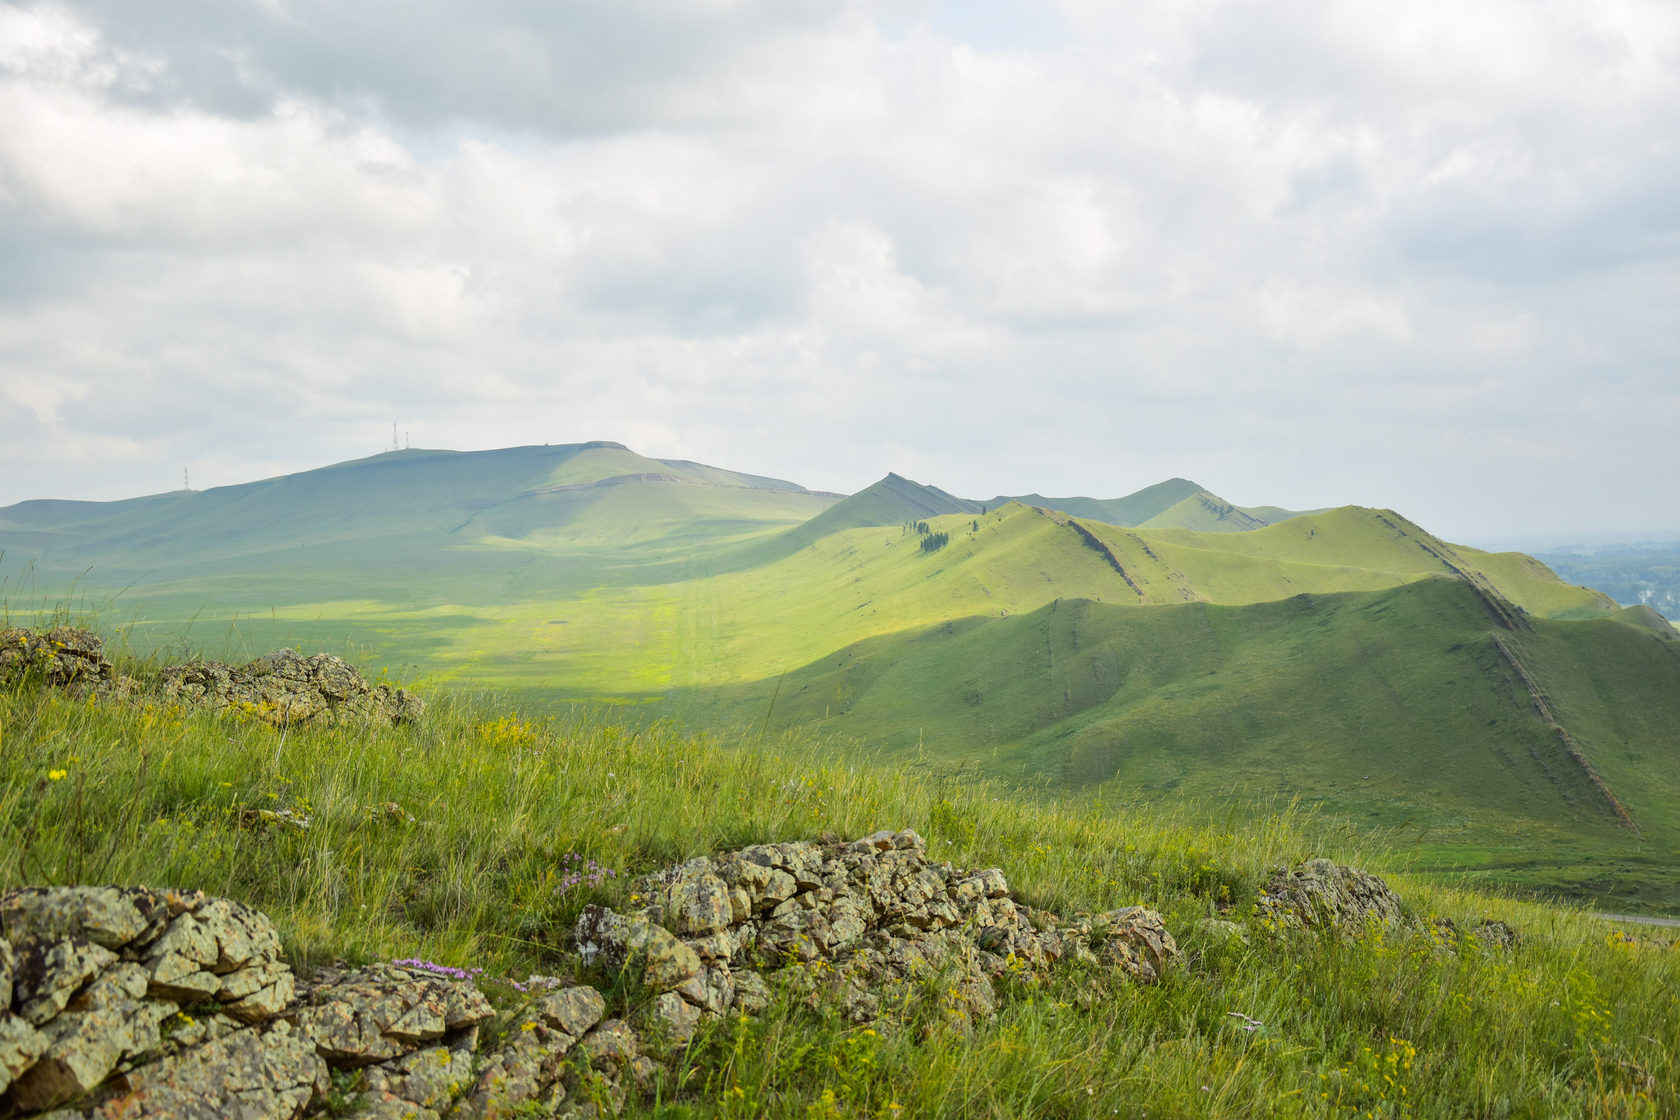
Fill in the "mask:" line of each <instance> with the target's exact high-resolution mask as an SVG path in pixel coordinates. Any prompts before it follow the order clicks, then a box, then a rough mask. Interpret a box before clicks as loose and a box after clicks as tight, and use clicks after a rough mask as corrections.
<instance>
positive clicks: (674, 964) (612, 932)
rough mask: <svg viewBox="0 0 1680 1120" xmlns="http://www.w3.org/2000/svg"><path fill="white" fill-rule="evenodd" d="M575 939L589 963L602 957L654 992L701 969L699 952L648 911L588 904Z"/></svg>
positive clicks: (674, 984) (580, 951)
mask: <svg viewBox="0 0 1680 1120" xmlns="http://www.w3.org/2000/svg"><path fill="white" fill-rule="evenodd" d="M572 940H573V943H574V944H575V945H576V946H577V948H578V952H579V954H580V955H581V956H582V957H583V958H584V961H585V963H589V962H591V961H594V960H597V959H599V960H600V961H601V963H602V964H603V965H604V966H605V967H607V968H614V969H621V970H624V971H627V972H629V973H631V974H633V975H634V977H635V978H636V979H637V980H638V981H639V982H640V983H641V984H643V985H644V986H645V987H647V988H648V989H649V990H650V991H653V992H668V991H670V990H671V989H672V988H675V987H676V986H677V985H678V984H681V983H682V982H683V981H684V980H687V979H689V978H690V977H692V976H696V975H698V974H699V972H700V969H701V963H700V956H699V954H697V953H696V952H695V951H694V950H693V949H691V948H689V946H687V945H685V944H684V943H683V942H681V941H679V940H677V938H676V936H675V935H673V934H672V933H670V932H669V931H668V930H666V929H665V928H664V927H662V926H659V925H656V924H654V922H653V921H651V920H650V919H649V917H648V916H647V914H646V913H642V914H633V915H629V916H624V915H620V914H617V913H614V912H613V911H612V910H609V909H607V908H606V907H604V906H586V907H584V909H583V913H582V914H581V915H580V916H579V917H578V920H577V925H576V926H575V927H573V930H572Z"/></svg>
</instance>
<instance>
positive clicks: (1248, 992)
mask: <svg viewBox="0 0 1680 1120" xmlns="http://www.w3.org/2000/svg"><path fill="white" fill-rule="evenodd" d="M123 667H124V669H125V670H126V671H129V672H132V673H138V674H140V675H142V676H144V675H146V674H147V673H148V672H149V671H150V669H149V665H148V663H147V662H146V661H145V660H144V659H133V658H130V659H125V664H124V666H123ZM427 696H428V699H429V701H430V708H429V710H428V712H427V713H426V715H425V716H424V717H423V718H422V719H421V720H420V721H419V722H418V723H417V724H414V725H411V726H406V727H400V728H394V729H393V728H373V727H358V726H344V725H341V726H338V727H334V728H328V729H315V730H310V729H296V728H294V729H290V730H287V731H286V732H283V733H282V732H278V731H275V730H273V729H271V728H269V727H268V726H266V725H264V724H261V723H257V722H254V721H251V720H249V719H246V718H241V717H239V716H238V715H235V714H230V715H226V716H213V715H209V714H206V713H204V712H202V711H194V710H188V709H182V708H177V707H172V706H169V705H168V704H163V703H158V702H151V703H137V704H127V705H125V704H108V703H98V702H87V701H82V700H76V699H72V698H67V697H64V696H62V695H60V694H58V693H55V692H53V691H51V690H47V689H42V688H37V687H34V686H32V685H30V684H29V683H28V682H27V681H23V682H19V681H14V682H12V683H10V684H8V685H6V686H4V687H0V834H3V835H4V841H3V842H0V883H3V884H5V885H13V884H19V883H48V884H61V883H103V882H121V883H145V884H158V885H177V884H178V885H190V886H193V887H197V888H202V889H204V890H206V891H209V892H212V893H216V894H223V895H228V896H231V897H234V898H238V899H240V900H243V901H245V902H247V903H249V904H251V905H253V906H256V907H259V908H261V909H262V910H264V911H265V912H267V913H268V914H270V915H271V916H272V917H273V918H274V919H275V921H276V924H277V926H278V928H279V930H280V932H281V935H282V939H283V942H284V946H285V950H286V952H287V954H288V955H289V956H290V958H291V960H292V961H293V962H294V963H295V964H299V965H303V964H311V963H321V962H330V961H337V960H344V961H349V962H351V963H362V962H368V961H375V960H391V959H407V958H412V957H421V958H424V959H427V960H431V961H436V962H439V963H443V964H448V965H452V966H456V967H461V968H477V969H483V970H485V971H484V973H483V976H482V978H481V980H480V983H481V986H482V987H483V988H484V989H485V990H486V991H487V992H488V993H490V995H491V996H492V998H493V1000H494V1001H495V1002H496V1003H497V1005H498V1006H499V1008H500V1009H501V1012H502V1019H501V1020H500V1021H499V1023H498V1024H497V1025H496V1026H495V1028H494V1029H498V1030H505V1029H508V1027H509V1026H510V1025H511V1024H512V1023H515V1022H517V1021H518V1019H517V1015H518V1008H519V1005H520V1001H521V999H522V998H523V997H521V996H520V995H519V994H518V993H517V992H516V991H515V990H514V989H513V988H512V986H511V985H510V984H508V983H506V981H509V980H516V979H521V978H523V977H525V976H527V975H529V974H531V973H542V974H552V973H554V972H556V971H566V970H569V969H571V968H573V967H575V961H574V959H573V958H572V957H571V956H570V955H569V951H568V946H567V944H566V936H565V935H566V931H567V930H568V929H569V928H570V926H571V925H572V923H573V921H574V920H575V919H576V917H577V915H578V914H579V912H580V911H581V909H582V907H583V906H584V905H585V904H587V903H591V902H595V903H604V904H608V905H617V906H620V907H622V906H625V905H626V896H627V895H628V893H629V891H630V890H631V887H630V881H631V879H632V878H633V877H634V876H635V875H637V874H640V873H642V872H645V871H648V870H651V869H654V868H657V867H660V866H663V865H665V864H668V863H670V862H673V861H677V860H681V859H684V858H687V857H691V856H694V855H697V854H702V853H709V852H715V851H719V850H724V849H730V848H735V847H739V846H742V845H745V844H749V843H754V842H766V841H777V840H783V839H791V838H807V837H812V836H815V835H817V834H819V833H821V832H822V831H825V830H828V831H832V832H834V833H837V834H839V835H842V836H852V835H861V834H864V833H867V832H869V831H872V830H874V829H875V828H877V827H882V826H886V827H895V828H896V827H912V828H915V829H917V830H918V831H919V832H921V833H922V834H923V835H924V836H925V837H926V838H927V841H928V843H929V847H930V850H931V851H932V852H933V853H935V854H936V855H937V856H938V857H940V858H945V859H949V860H951V861H953V862H954V863H956V864H958V865H960V866H966V867H987V866H996V867H999V868H1001V869H1002V870H1003V871H1004V873H1005V874H1006V875H1007V876H1008V879H1009V882H1010V884H1011V885H1012V887H1013V889H1014V890H1015V891H1016V893H1017V894H1018V896H1019V897H1020V898H1021V899H1023V900H1024V901H1026V902H1029V903H1031V904H1032V905H1035V906H1041V907H1046V908H1052V909H1057V910H1064V911H1066V910H1090V911H1098V910H1104V909H1108V908H1112V907H1116V906H1121V905H1130V904H1144V905H1147V906H1150V907H1152V908H1155V909H1157V910H1159V911H1160V912H1161V914H1162V915H1163V917H1164V918H1165V920H1166V923H1167V926H1168V928H1169V930H1171V931H1172V933H1173V934H1174V936H1175V938H1176V939H1177V941H1178V943H1179V945H1180V947H1181V948H1182V950H1183V957H1182V959H1181V960H1180V961H1179V962H1178V964H1176V965H1175V966H1174V967H1172V968H1171V969H1169V970H1168V972H1167V974H1166V975H1165V977H1164V978H1163V980H1162V982H1161V983H1159V984H1156V985H1152V986H1139V985H1136V984H1133V983H1131V982H1129V981H1126V980H1124V979H1119V978H1116V976H1114V975H1111V974H1104V973H1100V972H1088V971H1085V970H1083V969H1080V968H1078V967H1069V968H1064V969H1060V970H1057V971H1055V972H1052V973H1050V974H1049V975H1048V976H1047V977H1046V978H1044V979H1042V980H1032V979H1023V980H1021V981H1020V982H1016V983H1004V984H1003V985H1002V986H1001V988H1000V992H999V1013H998V1015H997V1017H996V1018H995V1019H993V1020H991V1021H989V1022H984V1023H980V1024H977V1025H976V1026H975V1027H974V1028H973V1029H972V1030H969V1031H963V1030H956V1029H952V1028H951V1027H949V1026H947V1025H945V1023H944V1021H943V1020H942V1019H941V1018H940V1016H939V1014H938V1013H937V1007H938V1005H939V1004H938V1000H937V999H930V1000H929V1001H928V1006H927V1007H926V1008H922V1007H921V1005H920V1004H917V1003H915V1002H911V1003H910V1004H909V1005H908V1006H907V1008H906V1010H905V1012H904V1013H903V1015H904V1018H903V1021H902V1022H900V1023H898V1024H897V1029H892V1030H883V1031H877V1030H875V1029H874V1028H873V1027H865V1026H860V1025H858V1024H854V1023H851V1022H849V1021H847V1020H846V1019H845V1017H844V1016H843V1015H841V1014H839V1013H838V1012H837V1011H836V1010H835V1009H834V1008H832V1007H829V1006H827V1005H825V1004H823V1003H820V1002H819V1003H815V1004H812V1003H810V1002H807V1001H806V1000H804V999H802V998H800V997H799V995H798V994H797V990H796V989H789V990H787V991H784V992H780V994H778V995H777V996H776V1002H775V1003H774V1004H773V1006H772V1007H771V1009H770V1010H769V1011H768V1012H766V1013H765V1014H762V1015H760V1016H759V1017H757V1018H746V1017H742V1018H739V1019H737V1018H727V1019H722V1020H717V1021H714V1022H712V1023H710V1024H708V1025H706V1026H705V1027H704V1028H703V1029H702V1031H701V1032H700V1034H699V1035H698V1036H697V1038H696V1041H695V1042H694V1044H693V1045H692V1046H690V1047H689V1048H688V1049H687V1050H685V1051H682V1052H680V1053H677V1052H673V1053H670V1054H665V1055H663V1056H664V1057H665V1058H666V1060H667V1066H666V1069H665V1072H664V1073H663V1075H662V1076H661V1077H660V1078H659V1079H658V1080H657V1081H656V1082H655V1084H654V1085H653V1086H652V1087H651V1088H650V1089H649V1090H648V1091H647V1092H645V1093H638V1094H635V1095H633V1096H632V1098H631V1100H630V1101H629V1102H628V1107H627V1110H626V1113H627V1114H628V1115H636V1116H653V1117H669V1118H676V1117H731V1118H733V1117H749V1116H770V1117H789V1118H796V1117H797V1118H810V1117H865V1116H867V1117H893V1116H917V1117H997V1118H1004V1117H1073V1116H1109V1115H1119V1116H1131V1117H1142V1116H1146V1115H1147V1116H1174V1117H1180V1116H1182V1117H1197V1116H1207V1117H1216V1116H1220V1117H1223V1116H1276V1117H1310V1118H1319V1117H1323V1118H1330V1117H1352V1116H1361V1117H1411V1116H1417V1117H1434V1116H1442V1117H1445V1116H1453V1117H1488V1118H1496V1117H1497V1118H1504V1117H1547V1118H1552V1117H1582V1118H1586V1117H1652V1118H1658V1117H1674V1116H1676V1115H1677V1106H1676V1100H1675V1096H1674V1093H1673V1091H1672V1087H1673V1085H1675V1084H1676V1083H1677V1081H1680V1066H1677V1065H1676V1057H1675V1055H1676V1054H1680V1014H1677V1013H1676V1012H1677V1008H1676V1006H1675V998H1676V997H1675V993H1676V991H1680V952H1677V951H1676V949H1675V948H1674V945H1673V943H1671V942H1670V941H1668V940H1666V939H1664V938H1662V937H1658V936H1654V933H1658V932H1662V931H1652V930H1646V929H1641V928H1640V927H1637V926H1629V925H1625V924H1623V925H1617V924H1615V923H1610V922H1605V921H1601V920H1598V919H1594V918H1592V917H1590V916H1588V915H1586V914H1585V913H1583V912H1582V911H1580V910H1577V909H1571V908H1567V907H1560V906H1542V905H1537V904H1534V903H1532V902H1527V901H1522V900H1520V899H1516V898H1512V897H1509V896H1508V895H1506V894H1503V893H1501V892H1491V893H1489V892H1486V891H1469V890H1465V889H1462V888H1454V887H1451V886H1447V885H1442V884H1441V883H1440V882H1439V881H1438V880H1437V879H1435V878H1434V877H1431V876H1420V875H1417V874H1415V873H1411V872H1408V871H1407V870H1406V862H1407V859H1406V856H1405V855H1404V854H1403V853H1402V854H1396V853H1394V852H1392V851H1390V850H1387V849H1386V848H1385V846H1384V843H1383V842H1382V841H1383V840H1384V839H1394V838H1399V839H1403V837H1404V833H1403V830H1393V829H1385V830H1379V832H1378V833H1377V834H1373V833H1372V832H1370V831H1369V830H1366V829H1357V828H1352V827H1349V826H1348V825H1347V824H1346V823H1345V822H1342V821H1339V820H1338V819H1336V818H1334V817H1330V816H1325V815H1322V814H1319V813H1315V812H1313V811H1310V810H1306V809H1303V808H1302V807H1300V806H1299V805H1291V804H1287V803H1276V802H1274V803H1272V804H1270V805H1266V806H1257V807H1256V809H1255V811H1254V812H1252V813H1248V814H1230V813H1228V812H1226V811H1225V810H1223V809H1222V808H1220V807H1219V806H1217V805H1214V804H1207V805H1201V806H1197V805H1194V804H1191V803H1188V802H1181V803H1177V804H1171V805H1161V804H1143V803H1138V802H1135V801H1131V800H1126V799H1121V798H1117V797H1115V796H1113V793H1112V791H1110V790H1107V789H1102V788H1092V789H1085V790H1081V791H1078V792H1076V793H1063V794H1056V795H1051V796H1045V797H1042V798H1022V797H1020V796H1019V795H1018V793H1019V791H1018V790H1017V789H1016V788H1015V787H1014V786H1012V785H1008V784H1000V783H996V782H993V781H989V780H986V779H984V778H979V777H974V776H960V775H952V774H944V773H937V774H936V773H933V772H930V771H925V770H912V771H906V769H905V768H904V767H902V766H901V765H899V764H898V760H897V757H896V756H895V755H893V754H891V753H889V752H871V751H867V750H859V749H856V748H848V747H846V746H845V745H844V744H839V743H835V742H832V741H827V740H819V739H813V738H811V737H810V736H809V735H807V734H806V733H804V732H799V731H796V732H790V733H773V734H769V735H767V736H765V737H763V738H762V739H760V740H758V741H756V742H753V743H751V744H742V743H738V742H734V741H723V740H719V739H716V738H712V737H708V736H700V737H694V736H689V735H685V734H682V733H679V732H677V731H675V730H674V729H672V728H671V727H669V726H668V725H661V726H656V727H652V728H645V729H638V728H635V727H631V726H626V725H624V724H622V723H620V722H617V721H615V720H612V719H603V718H600V717H599V716H596V715H590V714H587V713H586V712H584V711H583V710H581V709H576V708H574V709H570V710H569V711H568V714H567V715H565V716H563V717H558V718H538V717H530V716H528V715H524V714H521V713H520V712H518V711H517V710H514V709H510V708H508V707H507V706H506V705H505V704H503V703H501V702H499V701H496V700H494V699H491V698H486V697H482V696H474V695H469V694H466V693H462V692H458V691H451V690H432V691H430V692H428V694H427ZM249 809H289V810H291V811H292V813H293V814H296V815H297V816H298V817H301V818H307V819H308V820H309V822H310V826H309V827H308V828H307V829H301V830H300V829H274V830H263V829H253V828H251V827H249V826H248V825H246V824H242V823H241V822H242V820H248V819H249V816H250V814H248V813H247V812H246V810H249ZM1320 855H1326V856H1331V857H1333V858H1337V859H1340V860H1343V861H1347V862H1352V863H1355V864H1358V865H1361V866H1365V867H1368V868H1370V869H1373V870H1376V871H1378V872H1381V873H1383V874H1385V875H1387V876H1388V878H1389V881H1390V883H1391V885H1392V886H1394V887H1395V888H1396V889H1397V890H1398V892H1399V893H1400V895H1401V897H1402V898H1403V900H1404V902H1405V904H1406V908H1407V911H1408V918H1409V919H1411V921H1412V922H1414V923H1416V924H1412V925H1407V926H1404V927H1399V928H1391V929H1382V930H1371V931H1368V932H1366V933H1365V934H1363V935H1362V936H1357V937H1344V936H1338V935H1335V934H1329V935H1321V934H1317V933H1311V932H1290V931H1289V930H1287V929H1278V928H1275V927H1271V926H1268V924H1267V923H1266V921H1264V920H1263V919H1262V918H1260V917H1259V916H1258V915H1257V914H1255V913H1254V908H1253V903H1254V900H1255V898H1256V895H1257V892H1258V891H1259V889H1260V887H1261V885H1262V884H1263V883H1264V882H1265V880H1266V878H1267V877H1268V876H1269V875H1270V874H1271V872H1272V870H1273V869H1274V868H1276V867H1279V866H1285V865H1289V864H1292V863H1294V862H1297V861H1299V860H1301V859H1304V858H1309V857H1315V856H1320ZM579 859H587V860H592V861H595V863H596V864H597V865H599V866H600V867H602V868H604V869H607V870H610V871H611V872H613V875H611V876H606V875H600V876H596V877H594V878H592V879H589V880H586V881H581V882H578V881H572V880H568V879H566V878H565V877H564V875H563V871H564V869H565V868H567V867H569V866H571V865H572V864H573V863H575V862H576V861H577V860H579ZM1439 918H1450V919H1451V920H1452V921H1454V922H1455V923H1457V925H1458V926H1459V927H1460V928H1467V927H1469V926H1472V925H1474V924H1475V923H1476V922H1478V921H1481V920H1483V919H1485V918H1496V919H1499V920H1502V921H1505V922H1508V923H1510V924H1511V925H1513V926H1515V927H1516V928H1517V929H1518V930H1519V931H1520V932H1521V935H1522V937H1521V940H1520V942H1519V943H1518V944H1517V945H1516V946H1515V947H1513V948H1496V947H1492V946H1489V945H1486V944H1484V943H1482V942H1481V941H1479V940H1477V939H1476V938H1473V937H1464V938H1457V937H1454V936H1450V935H1446V934H1444V933H1443V932H1442V931H1441V929H1440V927H1437V926H1431V925H1429V924H1428V923H1429V922H1430V921H1431V920H1433V919H1439ZM1212 919H1219V920H1220V921H1223V922H1234V923H1235V924H1236V926H1237V927H1238V931H1239V933H1238V935H1235V936H1234V935H1233V934H1232V933H1231V927H1230V926H1222V925H1218V924H1215V923H1214V922H1212V921H1211V920H1212ZM935 994H937V993H935ZM612 999H613V1000H614V1001H615V1002H614V1003H613V1005H612V1006H611V1009H610V1010H611V1013H613V1014H620V1015H626V1016H629V1015H634V1014H635V1013H636V1012H637V1010H638V1005H637V1004H636V999H637V996H636V995H635V993H634V991H631V990H627V989H619V990H615V991H614V992H613V994H612Z"/></svg>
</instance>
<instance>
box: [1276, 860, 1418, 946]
mask: <svg viewBox="0 0 1680 1120" xmlns="http://www.w3.org/2000/svg"><path fill="white" fill-rule="evenodd" d="M1256 909H1257V910H1258V912H1259V914H1260V916H1261V917H1262V919H1263V920H1265V921H1266V922H1268V923H1270V924H1274V925H1290V926H1307V927H1318V928H1324V929H1334V930H1343V929H1351V930H1357V929H1362V928H1364V927H1365V926H1368V925H1371V924H1373V923H1377V924H1391V923H1397V922H1399V921H1400V919H1401V913H1402V912H1401V907H1400V896H1399V895H1397V894H1395V893H1394V892H1393V891H1392V890H1390V889H1389V887H1388V884H1387V883H1385V882H1383V881H1382V880H1381V879H1380V878H1378V877H1377V876H1375V875H1372V874H1370V873H1369V872H1367V871H1360V870H1358V869H1357V868H1353V867H1346V866H1344V865H1342V864H1339V863H1332V862H1331V861H1330V860H1327V859H1312V860H1308V861H1306V862H1305V863H1302V864H1298V865H1297V866H1295V867H1293V868H1287V869H1284V870H1280V871H1278V872H1276V873H1275V874H1274V875H1273V876H1272V877H1271V879H1269V880H1268V881H1267V883H1266V885H1265V887H1264V888H1262V890H1261V892H1260V898H1259V901H1258V903H1257V904H1256Z"/></svg>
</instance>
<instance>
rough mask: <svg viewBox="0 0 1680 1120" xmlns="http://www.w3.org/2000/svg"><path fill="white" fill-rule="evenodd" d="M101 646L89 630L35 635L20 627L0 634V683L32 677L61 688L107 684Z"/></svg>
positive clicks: (63, 628)
mask: <svg viewBox="0 0 1680 1120" xmlns="http://www.w3.org/2000/svg"><path fill="white" fill-rule="evenodd" d="M112 672H113V670H112V667H111V663H110V662H109V661H107V660H106V659H105V643H104V642H103V641H102V640H101V639H100V637H99V635H98V634H95V633H93V632H92V631H91V630H78V629H77V628H75V627H73V626H55V627H53V628H52V629H51V630H47V631H45V632H42V633H36V632H35V631H33V630H28V629H25V628H23V627H21V626H20V627H12V628H10V629H6V630H0V681H9V680H13V679H15V678H18V677H31V676H32V677H34V678H35V679H36V680H38V681H40V682H41V683H42V684H50V685H57V686H61V687H62V686H64V685H70V684H89V685H91V684H93V683H95V682H99V681H109V680H110V679H111V675H112Z"/></svg>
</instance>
